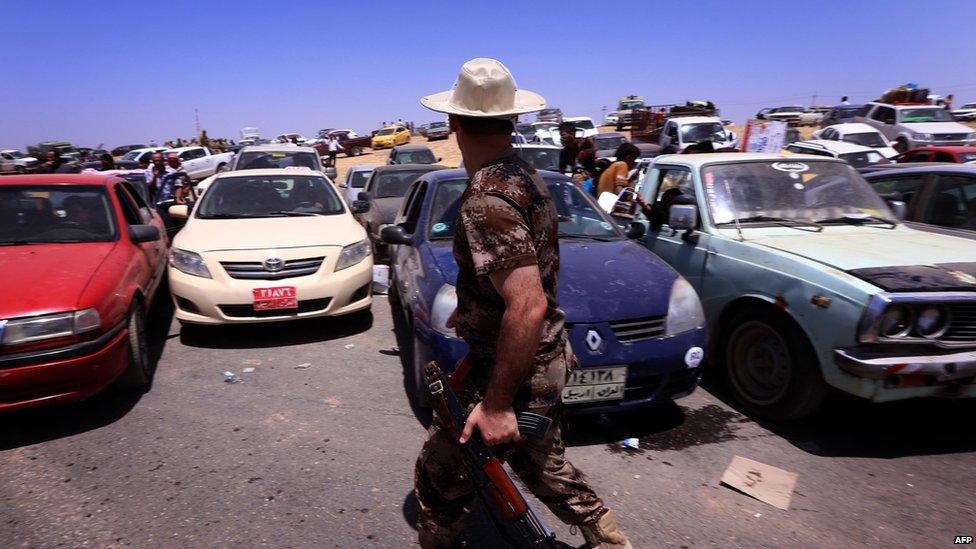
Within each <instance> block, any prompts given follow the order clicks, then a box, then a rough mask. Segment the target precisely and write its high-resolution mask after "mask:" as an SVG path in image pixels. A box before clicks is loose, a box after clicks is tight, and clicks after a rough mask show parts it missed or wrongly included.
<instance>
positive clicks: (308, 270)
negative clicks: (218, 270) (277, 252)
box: [220, 257, 325, 280]
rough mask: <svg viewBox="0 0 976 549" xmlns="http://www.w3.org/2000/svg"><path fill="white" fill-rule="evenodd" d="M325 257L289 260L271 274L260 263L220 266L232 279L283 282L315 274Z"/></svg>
mask: <svg viewBox="0 0 976 549" xmlns="http://www.w3.org/2000/svg"><path fill="white" fill-rule="evenodd" d="M324 260H325V258H324V257H310V258H308V259H289V260H287V261H285V265H284V266H283V267H282V268H281V270H280V271H276V272H271V271H268V270H266V269H265V268H264V264H263V263H262V262H260V261H241V262H231V261H221V262H220V265H221V266H222V267H223V268H224V270H225V271H227V274H228V275H230V277H231V278H240V279H244V280H281V279H282V278H292V277H296V276H306V275H310V274H315V273H316V271H318V270H319V267H321V266H322V261H324Z"/></svg>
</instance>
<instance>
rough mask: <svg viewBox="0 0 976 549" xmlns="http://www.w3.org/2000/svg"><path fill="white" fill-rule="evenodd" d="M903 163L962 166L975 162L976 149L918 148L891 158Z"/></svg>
mask: <svg viewBox="0 0 976 549" xmlns="http://www.w3.org/2000/svg"><path fill="white" fill-rule="evenodd" d="M892 160H894V161H895V162H898V163H899V164H901V163H903V162H954V163H956V164H962V163H965V162H973V161H976V147H919V148H917V149H912V150H910V151H906V152H903V153H901V154H899V155H898V156H896V157H894V158H892Z"/></svg>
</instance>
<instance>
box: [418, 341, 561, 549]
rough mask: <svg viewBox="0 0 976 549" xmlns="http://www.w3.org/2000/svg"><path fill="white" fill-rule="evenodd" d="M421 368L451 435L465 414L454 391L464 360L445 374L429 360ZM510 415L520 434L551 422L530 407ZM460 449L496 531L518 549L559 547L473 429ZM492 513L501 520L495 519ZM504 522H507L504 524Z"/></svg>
mask: <svg viewBox="0 0 976 549" xmlns="http://www.w3.org/2000/svg"><path fill="white" fill-rule="evenodd" d="M424 373H425V374H426V376H427V383H428V384H429V387H430V393H431V395H432V396H433V400H434V404H435V406H436V408H437V413H438V414H439V415H440V416H441V418H442V419H443V420H444V422H445V425H446V427H447V429H448V432H449V433H450V436H452V437H455V440H457V439H458V438H460V436H461V431H463V430H464V423H465V422H466V421H467V419H468V414H467V413H466V412H465V411H464V409H463V408H462V407H461V403H460V401H459V400H458V397H457V395H458V393H463V392H464V391H465V382H466V380H467V375H468V363H467V361H466V360H462V361H461V362H459V363H458V365H457V368H455V370H454V373H452V374H449V375H446V374H444V372H443V371H442V370H441V369H440V367H439V366H437V364H435V363H433V362H432V363H430V364H428V365H427V366H426V368H425V369H424ZM516 417H517V420H518V426H519V434H520V435H521V436H534V437H538V438H542V437H544V436H545V434H546V432H547V431H548V430H549V427H550V425H551V423H552V420H551V419H549V418H547V417H545V416H541V415H538V414H533V413H530V412H521V413H519V414H516ZM461 452H462V454H463V455H464V465H465V467H466V468H467V470H468V475H469V478H470V479H471V480H472V481H473V482H474V486H475V490H476V491H477V492H478V496H479V497H480V498H481V501H482V502H484V504H485V507H487V508H488V509H487V510H488V515H489V516H491V518H492V521H493V522H494V523H495V527H496V528H497V529H498V532H499V533H500V534H501V535H502V537H504V538H506V541H508V543H510V544H511V545H513V546H514V547H517V548H519V549H523V548H524V549H530V548H531V549H537V548H546V549H550V548H552V549H554V548H559V547H565V546H564V545H562V544H560V543H559V542H557V541H556V535H555V534H554V533H553V532H552V530H550V529H549V527H548V526H546V524H545V523H544V522H542V517H540V516H539V515H538V514H537V513H536V512H535V510H534V509H532V507H531V506H529V502H527V501H526V500H525V496H524V495H522V492H521V491H520V490H519V488H518V486H516V485H515V483H514V482H513V481H512V477H510V476H508V473H507V472H506V471H505V468H504V467H502V462H501V460H499V459H498V458H497V457H495V455H494V454H493V453H492V451H491V449H490V448H489V447H488V445H487V444H485V441H484V439H483V438H481V433H479V432H478V431H477V430H475V431H474V432H473V433H472V434H471V437H470V438H469V439H468V441H467V442H466V443H464V444H462V445H461ZM498 517H501V518H502V519H503V520H504V521H505V523H506V524H499V521H498ZM506 525H507V526H509V527H508V528H506Z"/></svg>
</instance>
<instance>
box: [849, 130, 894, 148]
mask: <svg viewBox="0 0 976 549" xmlns="http://www.w3.org/2000/svg"><path fill="white" fill-rule="evenodd" d="M843 140H844V141H847V142H848V143H854V144H855V145H863V146H865V147H872V148H875V149H876V148H878V147H887V146H888V143H887V142H885V140H884V139H881V134H880V133H878V132H864V133H849V134H846V135H844V137H843Z"/></svg>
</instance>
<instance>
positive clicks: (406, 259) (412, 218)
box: [391, 178, 428, 311]
mask: <svg viewBox="0 0 976 549" xmlns="http://www.w3.org/2000/svg"><path fill="white" fill-rule="evenodd" d="M427 188H428V183H427V181H426V180H425V179H423V178H421V179H418V180H417V181H416V182H415V183H414V184H413V186H412V187H411V188H410V191H409V192H408V193H407V198H406V200H404V202H403V207H402V208H401V209H400V213H399V214H398V215H397V218H396V220H395V221H394V223H395V224H396V225H399V226H401V227H403V230H404V232H406V233H407V234H411V235H414V239H413V240H414V245H413V246H405V245H399V246H395V247H394V251H393V254H392V257H391V266H392V268H393V271H394V272H393V276H394V284H396V287H397V291H398V292H399V293H400V299H401V300H402V302H403V305H404V306H405V307H407V308H408V309H410V310H411V311H413V310H414V308H415V307H416V306H417V305H418V302H419V299H420V294H419V292H420V285H419V283H418V282H417V277H419V276H423V273H424V270H423V262H422V261H421V258H420V253H421V250H420V243H421V242H423V241H424V239H423V238H419V237H417V235H415V234H414V233H416V231H417V227H418V224H419V221H420V212H421V211H422V210H423V205H424V199H425V198H426V195H427Z"/></svg>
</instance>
